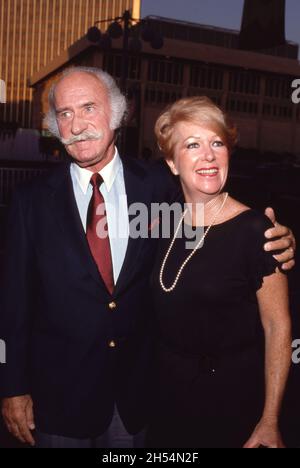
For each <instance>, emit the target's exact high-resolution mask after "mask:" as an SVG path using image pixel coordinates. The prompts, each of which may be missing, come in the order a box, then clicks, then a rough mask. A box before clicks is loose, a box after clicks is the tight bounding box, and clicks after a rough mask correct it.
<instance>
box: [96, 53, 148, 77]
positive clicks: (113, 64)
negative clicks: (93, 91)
mask: <svg viewBox="0 0 300 468" xmlns="http://www.w3.org/2000/svg"><path fill="white" fill-rule="evenodd" d="M122 61H123V58H122V55H117V54H106V55H105V56H104V62H103V68H104V70H105V71H107V73H109V74H110V75H112V76H114V77H115V78H121V76H122V66H123V65H122ZM140 76H141V59H140V57H136V56H129V64H128V75H127V78H129V79H131V80H140Z"/></svg>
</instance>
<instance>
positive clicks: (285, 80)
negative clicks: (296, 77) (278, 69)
mask: <svg viewBox="0 0 300 468" xmlns="http://www.w3.org/2000/svg"><path fill="white" fill-rule="evenodd" d="M291 82H292V78H289V77H282V78H280V77H275V76H269V77H267V79H266V96H267V97H271V98H277V99H288V100H290V96H291Z"/></svg>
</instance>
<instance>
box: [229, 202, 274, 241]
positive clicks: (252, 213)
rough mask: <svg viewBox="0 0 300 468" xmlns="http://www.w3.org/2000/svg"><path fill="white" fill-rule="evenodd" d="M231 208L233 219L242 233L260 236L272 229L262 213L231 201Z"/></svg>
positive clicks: (268, 220) (271, 225)
mask: <svg viewBox="0 0 300 468" xmlns="http://www.w3.org/2000/svg"><path fill="white" fill-rule="evenodd" d="M231 207H232V210H233V212H234V213H235V215H234V216H233V219H236V221H237V222H238V224H239V225H240V226H241V228H242V229H243V231H244V232H246V233H247V232H248V234H249V235H250V234H252V235H256V236H260V235H262V234H264V233H265V231H266V230H268V229H270V228H272V227H273V224H272V222H271V221H270V219H269V218H268V217H267V216H266V215H265V214H264V213H262V212H260V211H258V210H256V209H253V208H251V207H249V206H247V205H244V204H243V203H240V202H238V201H237V200H233V199H232V200H231Z"/></svg>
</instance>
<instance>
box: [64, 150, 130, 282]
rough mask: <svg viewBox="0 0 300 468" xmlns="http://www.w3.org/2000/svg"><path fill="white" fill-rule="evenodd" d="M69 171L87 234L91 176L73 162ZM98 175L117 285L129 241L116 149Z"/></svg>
mask: <svg viewBox="0 0 300 468" xmlns="http://www.w3.org/2000/svg"><path fill="white" fill-rule="evenodd" d="M70 172H71V179H72V183H73V188H74V195H75V199H76V203H77V207H78V211H79V214H80V218H81V222H82V225H83V228H84V230H85V232H86V223H87V212H88V207H89V203H90V200H91V198H92V194H93V188H92V186H91V184H90V180H91V177H92V175H93V173H92V172H91V171H89V170H87V169H83V168H81V167H79V166H78V165H77V164H76V163H72V164H71V168H70ZM99 174H100V175H101V177H102V178H103V181H104V183H103V184H102V185H101V187H100V191H101V193H102V195H103V198H104V201H105V207H106V214H107V224H108V233H109V240H110V247H111V255H112V263H113V270H114V271H113V273H114V281H115V284H116V283H117V280H118V277H119V274H120V271H121V268H122V265H123V263H124V259H125V255H126V250H127V245H128V238H129V219H128V205H127V195H126V189H125V181H124V170H123V164H122V161H121V158H120V156H119V153H118V150H117V148H116V150H115V155H114V158H113V160H112V161H111V162H110V163H109V164H107V166H105V167H104V168H103V169H102V170H101V171H100V172H99Z"/></svg>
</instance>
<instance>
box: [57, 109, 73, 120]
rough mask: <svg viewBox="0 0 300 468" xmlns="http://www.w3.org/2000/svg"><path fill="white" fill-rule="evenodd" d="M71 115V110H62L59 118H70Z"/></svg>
mask: <svg viewBox="0 0 300 468" xmlns="http://www.w3.org/2000/svg"><path fill="white" fill-rule="evenodd" d="M71 116H72V112H69V111H65V112H60V113H59V114H58V118H59V119H61V120H66V119H70V118H71Z"/></svg>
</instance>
